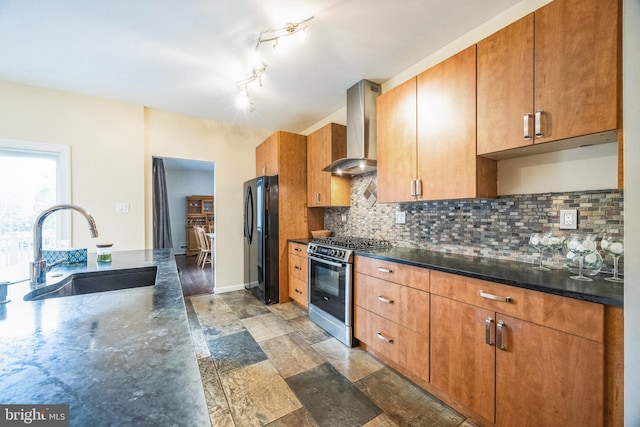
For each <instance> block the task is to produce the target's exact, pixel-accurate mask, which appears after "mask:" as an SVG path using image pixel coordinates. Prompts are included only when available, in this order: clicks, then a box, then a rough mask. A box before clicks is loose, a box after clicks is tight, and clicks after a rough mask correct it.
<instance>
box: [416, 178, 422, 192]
mask: <svg viewBox="0 0 640 427" xmlns="http://www.w3.org/2000/svg"><path fill="white" fill-rule="evenodd" d="M416 182H417V185H416V196H422V179H420V178H418V179H416Z"/></svg>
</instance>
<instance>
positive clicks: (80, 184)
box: [0, 81, 145, 252]
mask: <svg viewBox="0 0 640 427" xmlns="http://www.w3.org/2000/svg"><path fill="white" fill-rule="evenodd" d="M0 99H1V100H2V102H0V138H3V139H11V140H18V141H31V142H41V143H50V144H62V145H67V146H69V147H70V149H71V202H72V203H75V204H78V205H80V206H82V207H84V208H85V209H87V210H89V211H90V212H91V213H92V214H93V216H94V218H95V220H96V223H97V226H98V230H99V232H100V237H98V238H97V239H95V240H94V239H91V236H90V235H89V232H88V229H87V224H86V220H85V219H84V218H83V217H82V216H81V215H77V214H73V215H72V218H73V230H74V231H73V235H72V245H73V246H75V247H86V248H88V249H89V251H93V252H95V244H96V242H106V241H109V242H111V243H113V244H114V250H128V249H142V248H144V214H143V213H144V209H145V206H144V204H143V200H144V175H143V174H144V157H143V153H144V147H143V144H142V141H143V135H144V127H143V126H144V122H143V113H144V111H143V108H142V107H137V106H133V105H128V104H123V103H118V102H112V101H106V100H102V99H98V98H92V97H88V96H82V95H75V94H71V93H65V92H60V91H55V90H48V89H41V88H35V87H31V86H26V85H20V84H16V83H11V82H4V81H0ZM26 172H27V171H26ZM3 185H18V186H19V185H20V177H16V182H14V183H3ZM117 202H128V203H129V205H130V212H129V213H118V214H117V213H116V209H115V205H116V203H117Z"/></svg>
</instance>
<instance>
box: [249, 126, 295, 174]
mask: <svg viewBox="0 0 640 427" xmlns="http://www.w3.org/2000/svg"><path fill="white" fill-rule="evenodd" d="M288 137H289V135H288V134H286V133H284V132H276V133H274V134H273V135H271V136H270V137H269V138H267V139H266V140H265V141H264V142H262V143H261V144H260V145H258V146H257V147H256V176H273V175H278V165H279V161H278V158H279V151H280V139H281V138H288ZM291 137H293V134H291Z"/></svg>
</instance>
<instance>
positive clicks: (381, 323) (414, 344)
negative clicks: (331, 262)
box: [354, 257, 429, 382]
mask: <svg viewBox="0 0 640 427" xmlns="http://www.w3.org/2000/svg"><path fill="white" fill-rule="evenodd" d="M355 270H356V274H355V285H354V301H355V316H354V317H355V318H354V335H355V337H356V338H358V339H359V340H360V341H362V342H364V343H365V344H366V345H367V349H368V350H370V351H371V352H372V353H374V354H376V355H377V356H378V357H380V358H381V359H383V360H384V361H386V362H388V363H390V364H391V365H392V366H393V367H394V368H396V369H398V370H399V371H401V372H402V373H404V374H408V375H409V376H411V377H412V378H413V379H417V380H418V381H420V382H428V381H429V293H428V292H425V291H424V290H423V289H425V288H426V289H428V288H429V270H425V269H420V268H417V267H412V266H408V265H403V264H398V263H391V262H382V261H380V260H374V259H371V258H363V257H356V261H355ZM380 277H384V278H385V279H387V280H383V279H381V278H380ZM391 280H393V281H391Z"/></svg>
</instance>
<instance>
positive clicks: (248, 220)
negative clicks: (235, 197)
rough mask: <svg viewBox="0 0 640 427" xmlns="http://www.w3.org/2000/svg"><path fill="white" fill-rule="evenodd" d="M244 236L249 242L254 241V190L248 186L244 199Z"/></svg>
mask: <svg viewBox="0 0 640 427" xmlns="http://www.w3.org/2000/svg"><path fill="white" fill-rule="evenodd" d="M244 236H245V238H246V239H247V243H249V244H251V243H252V242H253V192H252V191H251V187H247V195H246V197H245V201H244Z"/></svg>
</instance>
